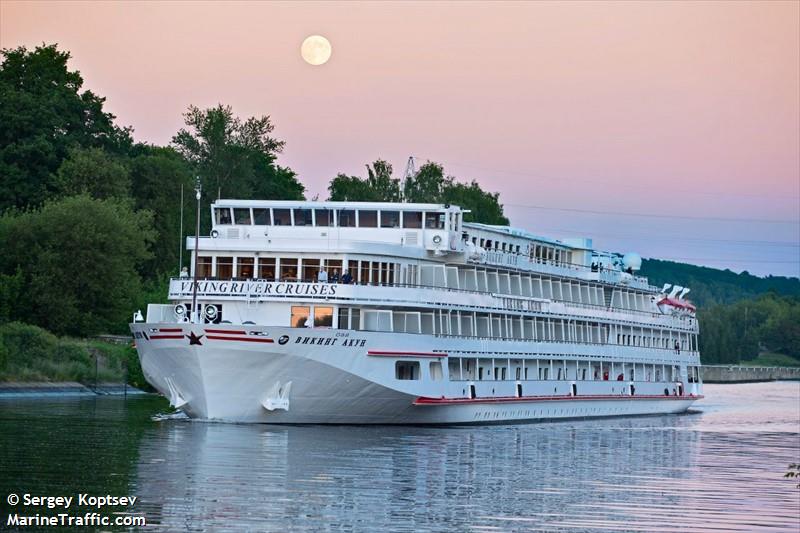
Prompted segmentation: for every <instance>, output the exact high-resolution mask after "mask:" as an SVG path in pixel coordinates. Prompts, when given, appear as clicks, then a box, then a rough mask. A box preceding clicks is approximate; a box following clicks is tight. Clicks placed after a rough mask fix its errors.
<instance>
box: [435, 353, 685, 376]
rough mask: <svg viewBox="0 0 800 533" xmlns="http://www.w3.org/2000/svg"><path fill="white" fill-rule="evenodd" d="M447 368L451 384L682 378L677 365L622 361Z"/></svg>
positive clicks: (465, 362) (483, 361)
mask: <svg viewBox="0 0 800 533" xmlns="http://www.w3.org/2000/svg"><path fill="white" fill-rule="evenodd" d="M447 366H448V377H449V380H450V381H484V380H492V381H506V380H515V381H545V380H556V381H563V380H568V381H571V380H576V381H656V382H673V381H677V380H678V379H679V377H680V367H679V366H677V365H663V364H657V363H625V362H621V361H617V362H605V361H580V360H577V361H575V360H566V359H497V358H488V359H487V358H473V357H469V358H467V357H450V358H448V365H447ZM691 368H695V367H691ZM692 374H693V372H692V371H691V370H690V375H692ZM620 378H622V379H620Z"/></svg>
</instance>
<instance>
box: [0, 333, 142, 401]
mask: <svg viewBox="0 0 800 533" xmlns="http://www.w3.org/2000/svg"><path fill="white" fill-rule="evenodd" d="M0 381H26V382H32V381H47V382H54V381H77V382H79V383H82V384H93V383H95V381H97V382H120V383H121V382H123V381H127V382H128V383H129V384H130V385H133V386H134V387H137V388H142V389H145V390H149V387H148V385H147V383H146V381H145V379H144V375H143V374H142V369H141V367H140V366H139V358H138V357H137V355H136V351H135V350H134V349H133V348H132V347H131V346H129V345H124V344H114V343H110V342H104V341H100V340H87V339H73V338H69V337H56V336H55V335H53V334H52V333H50V332H48V331H46V330H44V329H42V328H39V327H37V326H31V325H29V324H23V323H20V322H9V323H7V324H2V325H0Z"/></svg>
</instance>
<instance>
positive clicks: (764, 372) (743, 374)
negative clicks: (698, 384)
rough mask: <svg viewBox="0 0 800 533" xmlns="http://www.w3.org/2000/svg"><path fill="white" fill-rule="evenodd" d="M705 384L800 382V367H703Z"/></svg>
mask: <svg viewBox="0 0 800 533" xmlns="http://www.w3.org/2000/svg"><path fill="white" fill-rule="evenodd" d="M702 368H703V381H704V382H705V383H754V382H758V381H777V380H784V379H797V380H800V367H789V366H736V365H703V367H702Z"/></svg>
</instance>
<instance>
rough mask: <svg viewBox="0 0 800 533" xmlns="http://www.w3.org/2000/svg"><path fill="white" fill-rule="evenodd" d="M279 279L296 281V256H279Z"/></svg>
mask: <svg viewBox="0 0 800 533" xmlns="http://www.w3.org/2000/svg"><path fill="white" fill-rule="evenodd" d="M281 281H297V258H296V257H282V258H281Z"/></svg>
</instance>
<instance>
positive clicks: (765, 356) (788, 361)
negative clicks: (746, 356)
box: [739, 352, 800, 366]
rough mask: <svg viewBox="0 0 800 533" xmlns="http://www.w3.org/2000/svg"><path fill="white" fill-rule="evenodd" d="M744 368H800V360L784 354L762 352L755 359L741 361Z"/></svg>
mask: <svg viewBox="0 0 800 533" xmlns="http://www.w3.org/2000/svg"><path fill="white" fill-rule="evenodd" d="M739 364H741V365H744V366H800V359H798V358H796V357H792V356H790V355H785V354H782V353H774V352H762V353H760V354H758V357H756V358H755V359H750V360H745V361H740V363H739Z"/></svg>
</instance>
